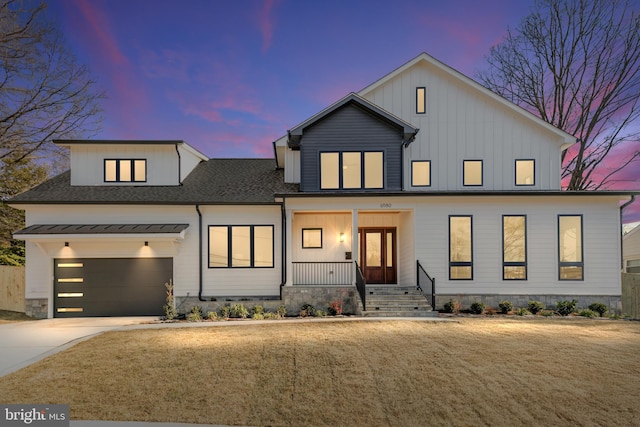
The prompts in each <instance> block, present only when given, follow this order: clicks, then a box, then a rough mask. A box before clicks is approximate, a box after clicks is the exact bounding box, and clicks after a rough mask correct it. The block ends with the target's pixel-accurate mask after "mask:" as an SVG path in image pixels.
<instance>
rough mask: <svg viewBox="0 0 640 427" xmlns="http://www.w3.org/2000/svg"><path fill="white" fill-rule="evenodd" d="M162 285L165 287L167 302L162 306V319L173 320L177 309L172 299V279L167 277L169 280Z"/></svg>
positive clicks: (176, 314) (176, 315)
mask: <svg viewBox="0 0 640 427" xmlns="http://www.w3.org/2000/svg"><path fill="white" fill-rule="evenodd" d="M164 287H165V288H167V300H166V301H167V303H166V304H165V305H164V306H163V307H162V309H163V310H164V320H173V319H175V318H176V317H178V311H177V310H176V305H175V303H174V301H173V280H172V279H169V282H168V283H165V284H164Z"/></svg>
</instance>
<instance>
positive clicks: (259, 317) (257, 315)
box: [251, 313, 264, 320]
mask: <svg viewBox="0 0 640 427" xmlns="http://www.w3.org/2000/svg"><path fill="white" fill-rule="evenodd" d="M251 318H252V319H253V320H263V319H264V314H263V313H253V314H252V315H251Z"/></svg>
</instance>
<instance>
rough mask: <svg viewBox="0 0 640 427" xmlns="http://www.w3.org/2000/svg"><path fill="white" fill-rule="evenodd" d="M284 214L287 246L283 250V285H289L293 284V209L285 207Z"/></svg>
mask: <svg viewBox="0 0 640 427" xmlns="http://www.w3.org/2000/svg"><path fill="white" fill-rule="evenodd" d="M285 214H286V222H285V235H286V240H287V242H286V245H287V248H286V251H285V254H286V263H285V269H286V273H287V274H286V277H287V280H286V281H285V283H284V285H285V286H291V285H293V235H292V230H293V224H292V223H293V210H291V209H286V210H285ZM283 243H284V242H283Z"/></svg>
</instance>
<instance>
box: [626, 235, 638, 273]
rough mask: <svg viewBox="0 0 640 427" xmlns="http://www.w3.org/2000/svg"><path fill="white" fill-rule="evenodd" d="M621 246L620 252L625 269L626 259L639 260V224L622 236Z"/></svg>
mask: <svg viewBox="0 0 640 427" xmlns="http://www.w3.org/2000/svg"><path fill="white" fill-rule="evenodd" d="M622 246H623V251H622V253H623V254H624V269H625V271H626V268H627V260H631V259H632V260H640V225H639V226H637V227H636V228H634V229H633V230H631V231H630V232H629V233H627V234H626V235H625V236H624V238H623V240H622Z"/></svg>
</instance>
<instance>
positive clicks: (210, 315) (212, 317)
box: [207, 311, 219, 320]
mask: <svg viewBox="0 0 640 427" xmlns="http://www.w3.org/2000/svg"><path fill="white" fill-rule="evenodd" d="M207 319H209V320H218V319H219V317H218V313H216V312H215V311H210V312H208V313H207Z"/></svg>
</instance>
